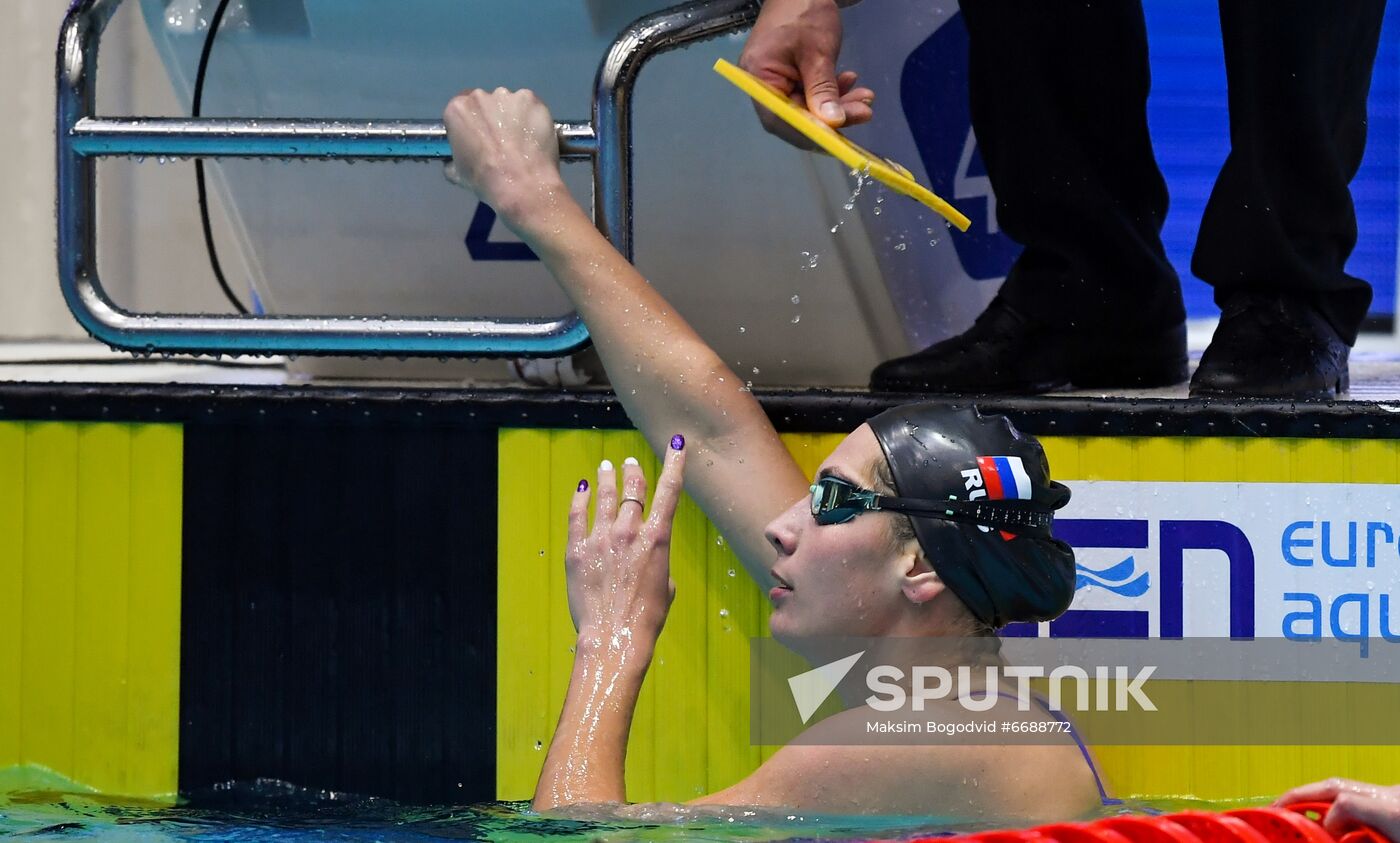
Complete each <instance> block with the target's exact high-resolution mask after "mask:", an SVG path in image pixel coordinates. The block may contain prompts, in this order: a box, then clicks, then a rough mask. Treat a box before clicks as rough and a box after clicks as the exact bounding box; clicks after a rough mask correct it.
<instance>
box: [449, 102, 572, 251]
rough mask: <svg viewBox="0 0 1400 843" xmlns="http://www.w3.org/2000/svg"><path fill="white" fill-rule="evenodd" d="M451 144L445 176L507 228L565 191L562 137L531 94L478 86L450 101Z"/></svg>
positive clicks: (547, 110) (552, 119) (543, 108)
mask: <svg viewBox="0 0 1400 843" xmlns="http://www.w3.org/2000/svg"><path fill="white" fill-rule="evenodd" d="M442 121H443V124H444V125H446V127H447V138H448V141H449V142H450V143H451V144H452V162H451V163H450V164H448V165H447V168H446V175H447V178H448V179H449V180H451V181H453V182H455V183H456V184H459V185H461V186H462V187H465V188H467V189H468V190H471V191H472V192H473V193H475V194H476V195H477V196H478V197H480V198H481V200H482V201H483V202H485V203H486V204H488V205H490V206H491V207H492V208H494V209H495V210H496V212H497V213H498V214H500V215H501V216H502V217H503V218H504V220H505V222H506V223H507V224H508V225H512V227H515V226H514V224H515V223H517V222H518V221H520V220H522V219H523V218H524V217H525V216H526V215H528V214H529V213H531V211H532V209H533V207H534V204H535V203H536V202H537V201H550V202H552V201H553V197H554V194H555V192H556V191H561V190H563V189H564V188H563V182H562V180H561V178H560V175H559V139H558V136H557V135H556V133H555V129H554V118H553V117H551V116H550V113H549V109H548V108H547V107H545V104H544V103H543V102H541V101H540V99H539V97H537V96H535V94H534V92H532V91H529V90H519V91H508V90H506V89H505V88H497V89H496V90H495V91H491V92H487V91H484V90H481V89H480V88H474V89H472V90H469V91H464V92H462V93H460V94H458V95H457V96H455V97H453V98H452V101H451V102H449V103H448V104H447V108H446V109H445V110H444V111H443V115H442Z"/></svg>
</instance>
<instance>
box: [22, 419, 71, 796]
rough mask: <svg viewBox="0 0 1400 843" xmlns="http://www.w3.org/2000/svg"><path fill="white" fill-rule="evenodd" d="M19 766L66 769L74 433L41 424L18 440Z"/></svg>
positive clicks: (60, 426) (68, 752) (68, 764)
mask: <svg viewBox="0 0 1400 843" xmlns="http://www.w3.org/2000/svg"><path fill="white" fill-rule="evenodd" d="M25 467H26V471H25V484H24V493H25V497H26V499H27V501H28V506H26V507H25V511H24V609H23V617H24V622H23V624H24V628H23V629H22V630H21V632H20V637H21V645H20V647H21V653H22V659H23V666H22V668H21V671H20V692H21V694H22V698H23V703H22V710H21V712H20V719H21V722H22V723H23V724H24V725H23V731H22V732H21V733H20V754H21V757H20V761H21V763H25V764H38V765H42V766H45V767H49V768H50V769H53V770H57V771H59V772H67V771H70V770H72V769H73V645H74V634H73V628H74V624H75V617H74V606H73V596H74V587H75V581H74V577H75V566H76V561H77V559H76V557H77V497H78V495H77V491H78V483H77V480H78V432H77V428H76V427H75V426H73V425H67V424H55V423H43V424H35V425H32V426H31V427H30V428H29V435H28V437H26V442H25Z"/></svg>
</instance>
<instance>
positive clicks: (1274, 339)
mask: <svg viewBox="0 0 1400 843" xmlns="http://www.w3.org/2000/svg"><path fill="white" fill-rule="evenodd" d="M1350 356H1351V349H1350V348H1348V347H1347V344H1346V343H1344V342H1342V340H1341V338H1340V337H1338V336H1337V332H1336V330H1335V329H1333V327H1332V325H1331V323H1329V322H1328V321H1327V320H1326V319H1324V318H1323V316H1322V314H1321V313H1320V312H1318V310H1317V308H1315V307H1313V306H1312V305H1311V304H1309V303H1308V302H1307V300H1306V299H1304V298H1302V297H1300V296H1296V295H1287V294H1285V295H1278V294H1273V295H1270V294H1265V293H1255V292H1240V293H1236V294H1235V295H1233V296H1231V297H1230V299H1229V300H1228V301H1227V302H1226V303H1225V306H1224V308H1223V309H1222V312H1221V314H1220V324H1219V325H1218V326H1217V327H1216V329H1215V336H1214V337H1212V338H1211V341H1210V346H1209V347H1207V348H1206V351H1205V354H1203V355H1201V365H1200V366H1199V367H1197V368H1196V374H1195V375H1194V376H1193V377H1192V378H1191V397H1193V398H1197V397H1208V396H1220V397H1243V398H1282V399H1325V398H1336V397H1337V396H1338V395H1340V394H1342V393H1344V392H1346V391H1347V388H1348V386H1349V374H1348V371H1347V358H1348V357H1350Z"/></svg>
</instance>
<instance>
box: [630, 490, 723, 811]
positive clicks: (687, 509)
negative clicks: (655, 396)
mask: <svg viewBox="0 0 1400 843" xmlns="http://www.w3.org/2000/svg"><path fill="white" fill-rule="evenodd" d="M648 476H649V477H655V476H656V474H655V471H654V470H653V471H652V472H650V473H649V474H648ZM708 526H709V520H708V519H707V518H706V517H705V514H704V513H703V512H701V511H700V507H698V506H696V505H695V502H694V501H692V500H691V499H690V497H689V496H686V497H684V498H682V499H681V505H680V508H679V509H678V510H677V511H676V520H675V524H674V526H673V527H672V531H671V579H673V580H674V581H675V583H676V595H677V597H676V602H675V603H674V604H672V606H671V613H670V615H669V616H668V617H667V619H666V629H665V631H664V632H663V633H662V634H661V640H660V641H658V642H657V646H656V656H655V658H654V660H653V661H652V668H651V681H652V683H653V688H652V692H653V693H654V694H655V704H656V711H657V712H660V713H661V714H660V719H658V720H657V721H656V722H655V723H654V726H653V732H652V734H651V735H649V736H648V737H649V738H650V739H651V741H652V744H653V748H652V751H653V753H654V762H653V763H654V764H655V769H656V777H655V798H656V799H660V800H667V801H683V800H687V799H694V798H695V797H697V796H699V795H701V794H703V793H704V792H705V770H706V769H707V767H708V766H709V761H708V759H709V741H708V738H707V735H708V734H709V710H708V707H707V705H706V702H705V701H706V700H707V699H708V698H709V696H710V694H711V693H713V690H712V689H711V688H709V687H708V685H707V682H708V678H709V669H708V661H709V652H708V648H707V645H706V638H707V636H708V634H709V618H708V614H709V612H708V607H709V601H708V599H707V598H706V588H707V587H708V580H707V573H706V572H707V571H708V566H709V562H710V547H711V545H710V544H709V541H708V538H709V535H708ZM725 571H726V576H728V572H729V571H733V572H734V578H736V579H737V578H743V579H747V578H748V574H747V573H745V572H744V571H743V570H741V569H739V568H738V567H726V568H725ZM636 739H638V738H634V740H636Z"/></svg>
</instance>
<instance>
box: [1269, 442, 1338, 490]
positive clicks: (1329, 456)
mask: <svg viewBox="0 0 1400 843" xmlns="http://www.w3.org/2000/svg"><path fill="white" fill-rule="evenodd" d="M1283 442H1284V443H1286V445H1287V448H1288V452H1289V454H1290V456H1291V462H1292V476H1291V477H1290V478H1289V479H1290V480H1291V481H1292V482H1294V483H1345V482H1347V475H1348V474H1350V471H1349V469H1350V466H1349V465H1347V462H1346V461H1345V460H1342V459H1338V458H1337V456H1338V455H1337V447H1336V444H1335V443H1334V442H1333V441H1332V440H1329V439H1285V440H1283Z"/></svg>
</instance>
